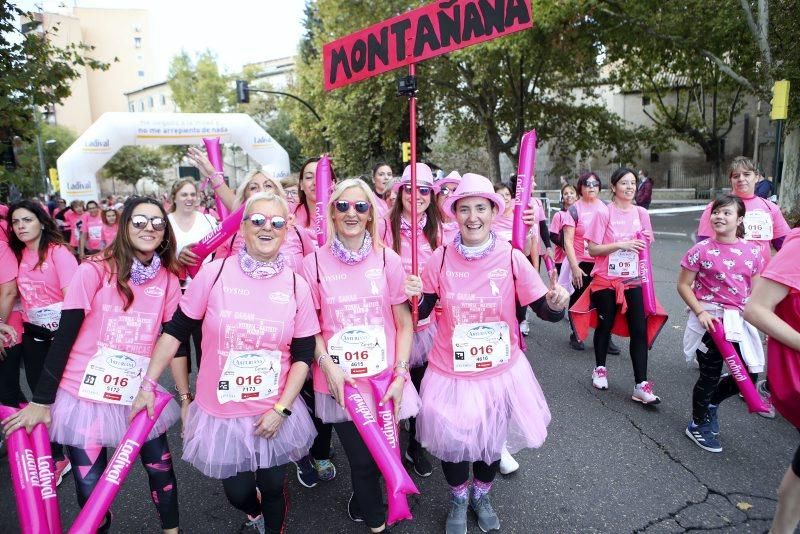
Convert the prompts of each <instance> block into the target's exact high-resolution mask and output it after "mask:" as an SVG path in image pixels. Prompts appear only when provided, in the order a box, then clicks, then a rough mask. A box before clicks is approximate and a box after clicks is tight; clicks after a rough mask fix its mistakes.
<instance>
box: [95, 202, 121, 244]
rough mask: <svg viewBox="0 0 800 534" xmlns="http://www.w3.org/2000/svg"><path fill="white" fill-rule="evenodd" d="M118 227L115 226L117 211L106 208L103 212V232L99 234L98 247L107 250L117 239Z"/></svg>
mask: <svg viewBox="0 0 800 534" xmlns="http://www.w3.org/2000/svg"><path fill="white" fill-rule="evenodd" d="M117 231H119V225H117V210H115V209H114V208H106V209H104V210H103V230H102V232H101V234H100V246H101V247H102V248H104V249H105V248H108V247H110V246H111V243H112V242H113V241H114V238H115V237H117Z"/></svg>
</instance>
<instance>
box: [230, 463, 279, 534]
mask: <svg viewBox="0 0 800 534" xmlns="http://www.w3.org/2000/svg"><path fill="white" fill-rule="evenodd" d="M286 482H287V481H286V464H284V465H278V466H275V467H270V468H268V469H258V470H257V471H256V472H255V473H253V472H252V471H249V472H245V473H238V474H237V475H234V476H232V477H230V478H226V479H224V480H223V481H222V487H223V488H224V489H225V496H226V497H227V498H228V502H230V503H231V504H232V505H233V506H234V507H235V508H237V509H238V510H241V511H242V512H244V513H246V514H247V515H249V516H250V517H256V516H258V515H260V514H263V515H264V526H265V528H266V531H267V532H269V533H270V534H272V533H275V534H279V533H280V532H282V531H283V527H284V523H285V521H286V512H287V510H288V507H289V499H288V496H287V495H288V488H287V484H286ZM256 487H257V488H258V490H259V491H260V492H261V504H259V503H258V496H257V494H256Z"/></svg>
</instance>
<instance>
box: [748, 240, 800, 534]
mask: <svg viewBox="0 0 800 534" xmlns="http://www.w3.org/2000/svg"><path fill="white" fill-rule="evenodd" d="M798 256H800V228H795V229H794V230H790V231H789V234H788V235H787V236H786V239H785V241H784V243H783V247H782V248H781V250H780V251H779V252H778V253H777V254H776V255H775V257H774V258H772V260H771V261H770V262H769V264H768V265H767V267H766V269H764V271H763V272H762V273H761V277H760V278H758V279H756V281H755V283H754V285H753V294H752V296H751V297H750V300H749V301H748V302H747V305H746V306H745V309H744V317H745V319H747V320H748V321H750V322H751V323H752V324H753V325H754V326H756V327H758V328H759V329H760V330H761V331H762V332H764V333H765V334H766V335H767V336H769V345H768V347H767V350H768V352H769V364H770V367H769V371H768V372H767V374H768V375H769V380H770V381H771V383H774V382H775V381H776V380H791V379H790V378H789V377H788V376H786V375H785V371H786V370H787V369H786V366H792V364H791V363H789V361H794V362H797V361H800V320H799V318H800V270H798V269H797V258H798ZM779 358H780V362H779V361H778V359H779ZM784 360H787V361H786V362H784ZM796 366H797V364H796V363H795V364H794V368H795V369H796ZM789 368H791V367H789ZM775 374H781V375H784V376H778V377H776V376H775ZM794 378H795V380H796V379H797V375H795V376H794ZM797 387H798V385H797V384H796V383H794V384H790V387H789V389H790V392H786V393H787V395H786V396H785V397H784V395H781V397H782V398H783V401H785V402H782V400H780V399H778V398H777V396H776V406H777V408H778V411H780V412H781V414H782V415H783V416H784V417H786V419H787V420H788V421H789V422H791V424H792V425H794V426H795V427H796V428H797V429H798V430H800V402H799V401H798V397H797ZM773 389H774V388H773ZM781 393H783V392H781ZM776 395H777V392H776ZM798 522H800V447H798V448H797V450H796V451H795V453H794V458H793V460H792V463H791V465H790V466H789V469H787V470H786V474H785V475H784V476H783V480H782V481H781V484H780V487H779V488H778V506H777V508H776V509H775V517H774V518H773V520H772V528H771V530H770V532H787V533H788V532H794V531H795V529H796V528H797V524H798Z"/></svg>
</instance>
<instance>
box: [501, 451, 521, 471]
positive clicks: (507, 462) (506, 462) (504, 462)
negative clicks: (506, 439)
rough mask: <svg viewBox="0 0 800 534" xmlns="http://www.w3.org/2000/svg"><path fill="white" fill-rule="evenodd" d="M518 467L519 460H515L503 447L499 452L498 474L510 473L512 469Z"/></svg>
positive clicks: (514, 469)
mask: <svg viewBox="0 0 800 534" xmlns="http://www.w3.org/2000/svg"><path fill="white" fill-rule="evenodd" d="M517 469H519V462H517V461H516V460H515V459H514V457H513V456H511V453H510V452H508V449H506V448H505V447H503V450H502V451H501V452H500V474H501V475H510V474H511V473H513V472H514V471H516V470H517Z"/></svg>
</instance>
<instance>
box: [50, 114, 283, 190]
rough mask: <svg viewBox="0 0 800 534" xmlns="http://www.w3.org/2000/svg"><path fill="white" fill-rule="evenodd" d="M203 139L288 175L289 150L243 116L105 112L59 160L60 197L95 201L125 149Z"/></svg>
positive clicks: (275, 173)
mask: <svg viewBox="0 0 800 534" xmlns="http://www.w3.org/2000/svg"><path fill="white" fill-rule="evenodd" d="M204 137H219V138H220V140H221V141H222V142H223V143H235V144H237V145H239V146H240V147H241V148H242V149H243V150H244V151H245V152H247V154H248V155H249V156H250V157H251V158H253V159H254V160H256V161H257V162H258V163H259V164H261V166H262V167H266V168H268V169H269V171H270V173H271V174H272V175H273V176H274V177H275V178H282V177H284V176H288V174H289V155H288V154H287V153H286V150H284V149H283V147H282V146H281V145H279V144H278V143H277V141H275V140H274V139H273V138H272V137H271V136H270V135H269V134H268V133H267V132H265V131H264V129H263V128H261V126H259V125H258V124H257V123H256V122H255V121H254V120H253V119H252V118H251V117H250V116H249V115H246V114H244V113H116V112H114V113H104V114H103V115H102V116H101V117H100V118H99V119H98V120H97V122H95V123H94V124H92V125H91V126H90V127H89V129H88V130H86V131H85V132H84V133H83V135H81V136H80V137H79V138H78V140H77V141H75V142H74V143H73V144H72V146H70V147H69V148H68V149H67V150H66V152H64V153H63V154H62V155H61V157H60V158H58V162H57V166H58V176H59V182H60V184H61V197H62V198H64V199H66V201H67V202H70V201H72V200H97V199H98V198H99V197H100V188H99V187H98V184H97V178H96V173H97V171H99V170H100V168H101V167H102V166H103V165H105V163H106V162H107V161H108V160H109V159H111V156H113V155H114V154H116V153H117V151H118V150H119V149H120V148H122V147H124V146H126V145H149V146H159V145H202V144H203V138H204Z"/></svg>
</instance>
